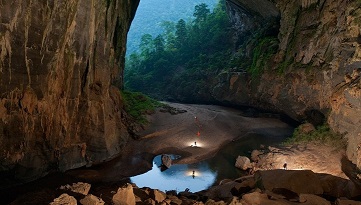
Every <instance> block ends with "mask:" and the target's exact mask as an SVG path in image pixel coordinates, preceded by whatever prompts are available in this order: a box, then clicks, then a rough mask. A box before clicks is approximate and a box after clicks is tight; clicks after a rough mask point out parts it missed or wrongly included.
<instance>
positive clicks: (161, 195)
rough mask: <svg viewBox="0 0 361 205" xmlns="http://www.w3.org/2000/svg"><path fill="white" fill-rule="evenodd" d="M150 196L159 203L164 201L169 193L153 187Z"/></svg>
mask: <svg viewBox="0 0 361 205" xmlns="http://www.w3.org/2000/svg"><path fill="white" fill-rule="evenodd" d="M149 196H150V198H151V199H153V200H154V201H156V202H157V203H160V202H162V201H163V200H164V199H165V198H166V197H167V195H166V194H165V193H164V192H162V191H159V190H158V189H152V190H151V191H150V193H149Z"/></svg>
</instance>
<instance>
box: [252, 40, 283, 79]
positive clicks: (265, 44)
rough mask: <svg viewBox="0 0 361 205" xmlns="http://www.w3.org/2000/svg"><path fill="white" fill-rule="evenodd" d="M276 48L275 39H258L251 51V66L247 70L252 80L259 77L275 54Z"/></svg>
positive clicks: (276, 41)
mask: <svg viewBox="0 0 361 205" xmlns="http://www.w3.org/2000/svg"><path fill="white" fill-rule="evenodd" d="M277 47H278V40H277V38H276V37H270V36H266V37H264V38H263V39H259V43H258V45H257V46H256V47H255V49H254V51H253V58H252V64H251V66H250V67H249V69H248V70H247V71H248V72H249V73H250V74H251V76H252V77H253V78H256V77H258V76H260V75H261V73H262V72H263V70H264V69H265V67H266V66H267V63H268V61H269V59H270V58H271V56H272V55H273V54H275V53H276V51H277Z"/></svg>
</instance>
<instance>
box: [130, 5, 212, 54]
mask: <svg viewBox="0 0 361 205" xmlns="http://www.w3.org/2000/svg"><path fill="white" fill-rule="evenodd" d="M201 3H205V4H207V5H208V8H210V9H211V10H212V9H213V8H214V6H215V5H216V4H217V3H218V0H141V1H140V4H139V7H138V10H137V13H136V15H135V18H134V20H133V22H132V26H131V28H130V31H129V33H128V41H127V55H129V54H131V53H133V52H134V51H136V50H137V49H138V48H139V43H140V38H141V37H142V35H144V34H147V33H149V34H151V35H152V36H153V37H155V36H156V35H158V34H160V33H162V32H163V29H162V27H161V26H160V24H161V23H162V22H163V21H173V22H177V21H178V20H179V19H181V18H182V19H184V20H188V19H190V18H193V12H194V7H195V6H196V5H198V4H201Z"/></svg>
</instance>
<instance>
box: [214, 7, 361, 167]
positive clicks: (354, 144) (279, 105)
mask: <svg viewBox="0 0 361 205" xmlns="http://www.w3.org/2000/svg"><path fill="white" fill-rule="evenodd" d="M232 1H233V0H232ZM237 2H239V3H240V4H243V3H242V2H247V1H243V0H238V1H237ZM273 2H275V4H276V6H277V8H278V9H279V11H280V16H281V20H280V31H279V34H278V39H279V41H280V44H279V48H278V51H277V54H276V55H275V56H274V57H273V58H272V59H271V61H270V63H269V64H267V65H266V68H265V70H266V71H265V72H264V74H263V75H262V76H261V77H260V79H250V77H249V76H248V75H247V74H245V73H242V72H234V73H223V74H221V75H220V76H219V80H218V84H217V85H216V86H215V89H214V93H213V95H214V96H215V98H217V99H218V100H219V101H223V102H224V101H226V102H231V103H233V104H241V105H253V106H257V107H263V108H267V109H271V110H276V111H280V112H284V113H287V114H288V115H289V116H291V117H293V118H294V119H297V120H300V121H302V120H311V121H312V120H317V119H315V118H318V117H317V116H319V115H325V116H326V118H327V120H328V123H329V124H330V125H331V127H332V128H333V129H334V130H335V131H337V132H340V133H345V134H346V137H347V140H348V146H347V156H348V158H349V159H350V160H352V162H353V163H355V164H356V165H357V166H358V167H359V168H360V167H361V118H360V116H361V52H360V48H361V47H360V43H361V34H360V21H361V9H360V5H361V3H360V1H356V0H353V1H346V0H334V1H324V0H318V1H317V0H300V1H288V0H277V1H273ZM242 8H243V7H242Z"/></svg>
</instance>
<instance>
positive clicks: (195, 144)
mask: <svg viewBox="0 0 361 205" xmlns="http://www.w3.org/2000/svg"><path fill="white" fill-rule="evenodd" d="M194 146H197V142H194ZM193 173H194V171H193Z"/></svg>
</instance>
